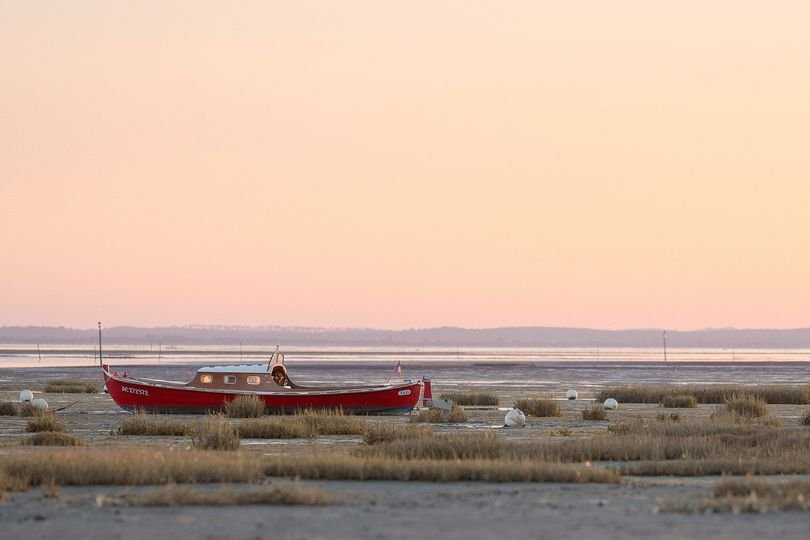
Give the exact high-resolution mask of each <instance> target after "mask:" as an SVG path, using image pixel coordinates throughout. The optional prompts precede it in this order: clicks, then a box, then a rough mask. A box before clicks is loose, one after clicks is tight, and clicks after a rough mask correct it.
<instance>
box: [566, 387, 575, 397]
mask: <svg viewBox="0 0 810 540" xmlns="http://www.w3.org/2000/svg"><path fill="white" fill-rule="evenodd" d="M565 399H577V391H576V390H574V389H573V388H572V389H571V390H569V391H568V392H566V393H565Z"/></svg>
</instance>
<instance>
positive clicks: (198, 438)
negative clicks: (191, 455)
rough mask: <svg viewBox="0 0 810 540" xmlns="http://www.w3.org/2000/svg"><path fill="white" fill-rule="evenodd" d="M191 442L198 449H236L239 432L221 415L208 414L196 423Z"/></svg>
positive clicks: (237, 447)
mask: <svg viewBox="0 0 810 540" xmlns="http://www.w3.org/2000/svg"><path fill="white" fill-rule="evenodd" d="M191 443H192V446H194V448H197V449H200V450H238V449H239V433H238V432H237V431H236V428H235V427H234V426H232V425H231V424H229V423H228V422H226V421H225V419H224V418H223V417H222V416H220V415H210V416H207V417H205V418H204V419H203V420H202V421H201V422H200V423H199V424H197V429H196V430H195V431H194V435H192V437H191Z"/></svg>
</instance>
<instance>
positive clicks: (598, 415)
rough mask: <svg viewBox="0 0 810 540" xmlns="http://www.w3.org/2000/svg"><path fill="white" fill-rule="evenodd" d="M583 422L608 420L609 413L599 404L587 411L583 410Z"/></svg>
mask: <svg viewBox="0 0 810 540" xmlns="http://www.w3.org/2000/svg"><path fill="white" fill-rule="evenodd" d="M582 419H583V420H607V411H605V408H604V407H602V405H601V404H599V403H597V404H596V405H592V406H591V407H588V408H587V409H582Z"/></svg>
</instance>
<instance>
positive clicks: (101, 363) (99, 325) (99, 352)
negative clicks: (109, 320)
mask: <svg viewBox="0 0 810 540" xmlns="http://www.w3.org/2000/svg"><path fill="white" fill-rule="evenodd" d="M98 365H99V366H104V363H103V360H102V359H101V321H99V322H98Z"/></svg>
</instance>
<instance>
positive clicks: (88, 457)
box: [0, 448, 264, 488]
mask: <svg viewBox="0 0 810 540" xmlns="http://www.w3.org/2000/svg"><path fill="white" fill-rule="evenodd" d="M3 475H5V477H6V478H7V479H8V481H9V482H12V483H13V484H14V485H15V486H17V487H18V488H25V487H34V486H40V485H43V484H44V485H51V484H55V485H63V486H69V485H73V486H89V485H133V486H134V485H147V484H166V483H170V482H171V483H176V484H189V483H215V482H223V483H225V482H243V483H244V482H258V481H260V480H262V479H264V471H263V469H262V465H261V462H260V460H256V459H249V458H248V457H247V456H245V455H243V454H242V453H239V452H199V451H196V450H167V449H161V450H155V449H145V448H139V449H112V448H104V449H94V448H88V449H81V450H78V449H61V450H50V451H48V450H43V451H40V452H26V453H11V454H7V455H4V456H3V459H2V460H1V461H0V478H2V477H3Z"/></svg>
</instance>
